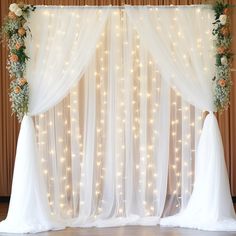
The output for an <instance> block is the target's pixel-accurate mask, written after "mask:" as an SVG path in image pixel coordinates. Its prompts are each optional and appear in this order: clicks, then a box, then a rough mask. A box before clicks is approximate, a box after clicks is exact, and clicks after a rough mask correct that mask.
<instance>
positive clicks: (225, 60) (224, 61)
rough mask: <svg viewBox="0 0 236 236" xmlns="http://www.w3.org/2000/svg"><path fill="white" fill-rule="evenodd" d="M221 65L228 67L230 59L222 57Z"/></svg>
mask: <svg viewBox="0 0 236 236" xmlns="http://www.w3.org/2000/svg"><path fill="white" fill-rule="evenodd" d="M220 62H221V65H223V66H226V65H227V64H228V59H227V57H226V56H223V57H221V59H220Z"/></svg>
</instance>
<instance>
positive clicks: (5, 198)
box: [0, 196, 10, 203]
mask: <svg viewBox="0 0 236 236" xmlns="http://www.w3.org/2000/svg"><path fill="white" fill-rule="evenodd" d="M0 202H1V203H9V202H10V197H9V196H4V197H1V196H0Z"/></svg>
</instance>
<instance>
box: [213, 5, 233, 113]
mask: <svg viewBox="0 0 236 236" xmlns="http://www.w3.org/2000/svg"><path fill="white" fill-rule="evenodd" d="M213 9H214V11H215V22H214V23H213V24H214V29H213V31H212V34H213V36H214V37H215V46H216V55H215V58H216V64H215V65H216V75H215V77H214V79H213V81H214V104H215V106H216V109H217V110H218V111H223V110H225V109H227V108H228V105H229V101H230V91H231V86H232V81H231V70H230V67H231V63H232V57H233V54H232V53H231V49H230V46H231V41H232V37H231V33H230V22H229V5H228V4H225V3H223V2H222V1H217V2H216V4H215V5H214V7H213Z"/></svg>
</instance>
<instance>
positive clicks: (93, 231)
mask: <svg viewBox="0 0 236 236" xmlns="http://www.w3.org/2000/svg"><path fill="white" fill-rule="evenodd" d="M7 209H8V204H6V203H0V220H3V219H5V217H6V214H7ZM18 235H21V236H23V234H2V233H0V236H18ZM26 236H236V232H229V233H227V232H207V231H200V230H191V229H183V228H164V227H160V226H125V227H113V228H67V229H65V230H60V231H50V232H44V233H39V234H26Z"/></svg>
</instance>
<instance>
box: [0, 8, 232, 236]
mask: <svg viewBox="0 0 236 236" xmlns="http://www.w3.org/2000/svg"><path fill="white" fill-rule="evenodd" d="M213 19H214V16H213V11H212V10H211V9H209V7H208V6H198V7H197V6H191V7H135V6H134V7H130V6H125V7H124V8H119V7H72V8H67V7H64V8H60V7H38V8H37V9H36V11H35V12H34V13H32V16H31V17H30V20H29V22H28V24H29V27H30V29H31V32H32V37H28V38H27V51H28V55H29V57H30V60H29V62H28V64H27V73H26V77H27V79H28V82H29V86H30V104H29V113H28V115H27V116H25V117H24V119H23V121H22V124H21V130H20V134H19V138H18V145H17V153H16V161H15V169H14V176H13V184H12V194H11V201H10V206H9V211H8V215H7V218H6V220H5V221H2V222H1V223H0V232H8V233H36V232H41V231H47V230H58V229H62V228H64V227H92V226H97V227H111V226H121V225H156V224H160V225H163V226H180V227H189V228H197V229H203V230H219V231H235V230H236V221H235V213H234V208H233V204H232V200H231V195H230V189H229V182H228V176H227V170H226V167H225V162H224V152H223V145H222V141H221V135H220V132H219V128H218V124H217V120H216V118H215V116H214V114H213V112H214V106H213V92H212V91H213V89H212V78H213V77H214V72H215V69H214V47H213V38H212V36H211V31H212V27H213V26H212V22H213ZM39 22H40V24H39ZM203 111H208V112H209V114H208V115H207V117H206V119H205V121H204V125H203V127H201V117H202V112H203ZM33 118H34V119H33ZM201 128H202V130H201V132H199V129H201Z"/></svg>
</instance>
